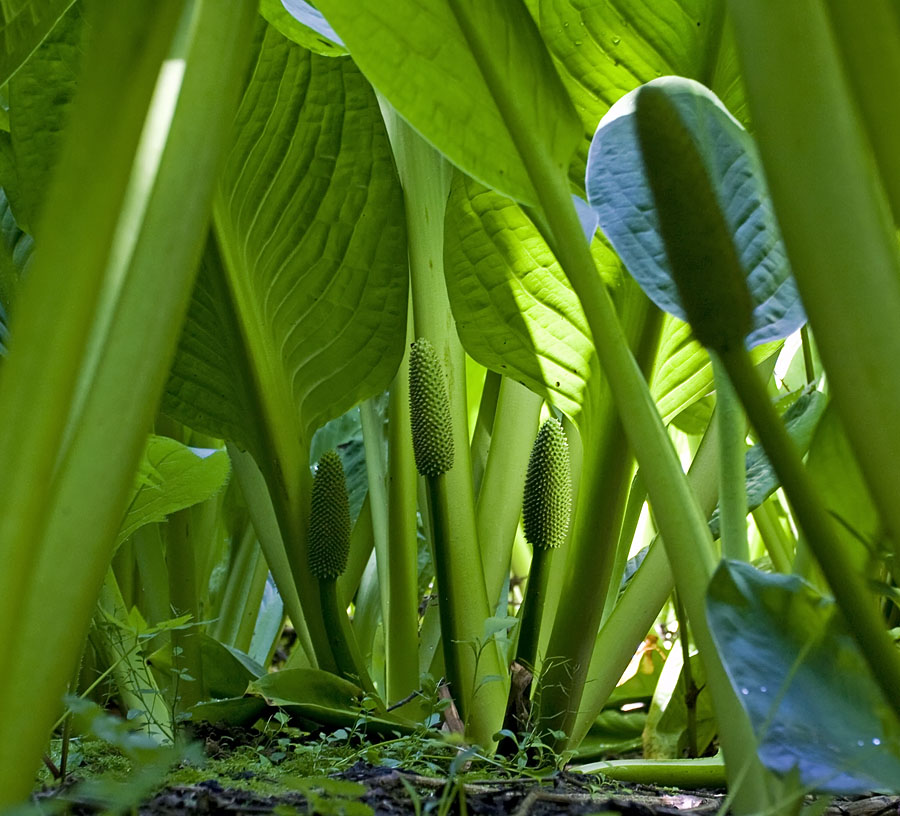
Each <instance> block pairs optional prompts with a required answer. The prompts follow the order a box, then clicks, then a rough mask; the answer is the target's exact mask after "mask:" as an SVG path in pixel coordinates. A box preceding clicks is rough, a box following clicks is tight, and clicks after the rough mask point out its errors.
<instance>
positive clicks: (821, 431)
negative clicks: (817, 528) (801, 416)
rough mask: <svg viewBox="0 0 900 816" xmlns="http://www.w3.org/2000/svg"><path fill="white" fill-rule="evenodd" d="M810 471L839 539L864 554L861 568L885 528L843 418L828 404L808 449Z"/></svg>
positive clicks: (881, 542)
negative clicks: (834, 521)
mask: <svg viewBox="0 0 900 816" xmlns="http://www.w3.org/2000/svg"><path fill="white" fill-rule="evenodd" d="M806 464H807V469H808V471H809V475H810V477H811V478H812V480H813V483H814V484H815V486H816V492H817V493H818V495H819V498H820V499H821V501H822V504H824V505H825V509H826V510H828V512H829V513H831V515H832V516H833V517H834V518H835V520H836V521H837V522H838V523H837V524H836V525H835V526H836V528H837V534H838V536H839V537H840V538H841V539H843V540H844V542H845V545H846V547H847V549H848V551H853V550H856V551H857V552H860V545H862V546H863V547H864V548H865V550H868V551H869V552H866V551H865V550H864V551H862V552H861V555H862V558H861V564H860V566H863V565H865V564H866V562H867V561H868V555H869V554H870V552H877V551H879V550H880V549H881V548H882V545H883V544H884V543H885V542H884V540H883V539H884V527H883V522H882V520H881V517H880V516H879V514H878V511H877V510H876V509H875V504H874V502H873V501H872V496H871V494H870V493H869V491H868V490H867V489H866V483H865V481H864V480H863V477H862V473H861V472H860V469H859V465H858V464H857V462H856V459H855V458H854V455H853V450H852V448H851V447H850V443H849V441H848V440H847V434H846V432H845V431H844V427H843V424H842V423H841V419H840V415H839V414H838V413H837V410H836V409H835V407H834V405H833V404H832V403H829V404H828V406H827V408H825V410H824V413H823V414H822V418H821V421H820V422H819V423H818V424H817V425H816V427H815V434H814V436H813V437H812V442H811V443H810V445H809V456H808V458H807V463H806Z"/></svg>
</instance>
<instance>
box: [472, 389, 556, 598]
mask: <svg viewBox="0 0 900 816" xmlns="http://www.w3.org/2000/svg"><path fill="white" fill-rule="evenodd" d="M502 380H503V381H502V384H501V386H500V394H499V398H498V400H497V410H496V415H495V419H494V426H493V433H492V435H491V447H490V452H489V454H488V459H487V466H486V468H485V471H484V478H483V480H482V483H481V491H480V492H479V494H478V501H477V503H476V505H475V518H476V525H477V528H478V541H479V542H480V543H481V560H482V563H483V564H484V582H485V585H486V588H487V594H488V603H489V604H490V605H491V608H493V607H495V606H496V605H497V603H498V601H501V602H502V601H503V600H505V599H503V598H500V592H501V590H502V588H503V583H504V581H505V580H506V577H507V576H508V575H509V561H510V554H511V552H512V546H513V541H514V540H515V536H516V527H517V526H518V524H519V515H520V513H521V508H522V491H523V490H524V487H525V471H526V470H527V468H528V455H529V451H530V450H531V443H532V442H533V441H534V435H535V429H536V428H537V425H538V420H539V419H540V414H541V406H542V405H543V400H542V399H541V398H540V397H539V396H538V395H537V394H535V393H534V392H532V391H530V390H528V389H527V388H526V387H525V386H524V385H522V384H521V383H518V382H516V381H515V380H512V379H510V378H509V377H503V378H502Z"/></svg>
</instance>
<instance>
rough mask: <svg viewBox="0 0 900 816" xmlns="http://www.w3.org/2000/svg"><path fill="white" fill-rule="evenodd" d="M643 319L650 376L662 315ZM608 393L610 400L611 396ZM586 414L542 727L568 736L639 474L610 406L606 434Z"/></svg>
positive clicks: (641, 356)
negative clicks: (597, 430)
mask: <svg viewBox="0 0 900 816" xmlns="http://www.w3.org/2000/svg"><path fill="white" fill-rule="evenodd" d="M636 317H639V318H640V319H636V321H635V322H636V323H638V324H639V325H640V327H641V328H640V334H639V335H638V337H637V338H636V349H637V356H638V363H639V365H640V366H641V369H642V370H644V371H646V370H649V369H650V367H651V366H652V363H653V360H654V358H655V357H656V351H657V346H658V343H659V334H660V329H661V327H662V313H661V312H660V310H659V309H656V308H651V306H650V303H649V301H644V302H643V303H642V304H641V308H640V311H638V313H637V315H636ZM604 393H605V394H606V397H607V400H608V399H609V395H608V392H604ZM589 407H590V408H593V407H595V406H593V405H591V406H589ZM598 413H600V412H598ZM586 414H587V417H586V424H587V423H590V424H587V427H586V429H585V439H586V440H587V444H586V450H590V451H595V453H594V455H593V456H589V457H588V458H587V459H586V460H585V462H584V465H583V472H582V477H581V481H582V488H581V489H582V495H581V497H580V499H579V504H578V510H577V511H576V516H575V522H574V525H573V530H572V536H571V539H570V548H571V551H570V554H569V559H568V562H567V565H566V573H565V578H564V583H563V587H562V590H561V594H560V602H559V605H558V608H557V611H556V616H555V619H554V622H553V631H552V633H551V635H550V641H549V644H548V646H547V652H546V655H547V657H552V658H553V660H552V662H550V663H548V664H547V666H548V668H547V671H546V673H545V674H544V675H543V676H542V686H543V687H544V688H543V689H542V692H541V717H542V727H544V728H545V729H550V730H555V731H562V732H564V733H566V734H569V733H571V732H572V729H573V727H574V724H575V718H576V716H577V714H578V708H579V705H580V703H581V695H582V694H583V691H584V682H585V679H586V677H587V672H588V667H589V665H590V660H591V652H592V651H593V648H594V640H595V637H596V633H597V630H598V629H599V628H600V622H601V620H602V619H603V615H604V611H605V608H606V602H607V600H608V596H609V592H610V589H611V583H612V578H613V575H614V574H615V568H616V565H617V563H619V562H621V560H622V558H621V557H620V553H619V545H620V544H621V545H622V546H623V547H624V549H625V552H624V553H621V556H626V555H627V548H628V546H629V543H630V542H625V541H622V540H621V536H620V533H621V530H622V521H623V518H624V516H625V509H626V505H627V500H628V488H629V487H630V476H631V472H632V457H631V455H630V451H629V448H628V444H627V440H626V436H625V434H624V433H623V432H622V425H621V423H620V421H619V418H618V416H617V414H616V412H615V409H614V408H613V407H612V406H611V405H608V406H604V410H603V411H602V413H600V417H602V419H603V423H602V424H600V423H598V425H599V427H600V428H602V429H603V430H602V431H601V432H600V433H597V434H596V435H595V434H594V433H592V431H594V429H595V425H594V422H596V420H597V419H598V416H597V413H588V412H587V411H586Z"/></svg>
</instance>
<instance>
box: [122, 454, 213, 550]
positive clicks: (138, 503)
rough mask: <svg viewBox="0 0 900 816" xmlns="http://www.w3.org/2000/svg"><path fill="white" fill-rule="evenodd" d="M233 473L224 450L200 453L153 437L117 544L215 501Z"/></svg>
mask: <svg viewBox="0 0 900 816" xmlns="http://www.w3.org/2000/svg"><path fill="white" fill-rule="evenodd" d="M230 472H231V463H230V462H229V460H228V454H227V453H225V451H215V452H211V451H206V452H200V451H197V450H195V449H192V448H189V447H187V446H186V445H182V444H181V443H180V442H176V441H175V440H174V439H168V438H167V437H164V436H151V437H150V438H149V439H148V440H147V447H146V448H145V450H144V457H143V459H142V460H141V464H140V467H139V469H138V474H137V480H136V485H135V492H134V495H133V497H132V499H131V503H130V504H129V506H128V512H127V513H126V514H125V518H124V520H123V521H122V527H121V528H120V529H119V535H118V537H117V539H116V541H117V543H119V544H121V543H122V542H123V541H124V540H125V539H126V538H128V536H130V535H131V534H132V533H133V532H134V531H135V530H137V529H138V528H139V527H142V526H143V525H145V524H151V523H153V522H157V521H164V520H165V518H166V516H168V515H170V514H171V513H174V512H175V511H176V510H183V509H184V508H186V507H191V506H192V505H195V504H199V503H200V502H202V501H205V500H206V499H209V498H212V497H213V496H214V495H216V493H218V492H219V491H220V490H221V489H222V488H223V487H224V486H225V483H226V482H227V481H228V475H229V473H230Z"/></svg>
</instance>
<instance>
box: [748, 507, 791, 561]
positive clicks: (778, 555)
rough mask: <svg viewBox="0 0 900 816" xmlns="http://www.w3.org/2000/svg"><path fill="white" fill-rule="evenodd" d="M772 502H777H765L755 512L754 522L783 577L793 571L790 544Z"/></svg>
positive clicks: (770, 556)
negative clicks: (776, 516)
mask: <svg viewBox="0 0 900 816" xmlns="http://www.w3.org/2000/svg"><path fill="white" fill-rule="evenodd" d="M772 501H775V500H774V499H770V500H769V501H764V502H763V503H762V504H761V505H760V506H759V507H757V508H756V509H755V510H754V511H753V520H754V521H755V522H756V529H757V530H759V535H760V537H761V538H762V540H763V544H764V545H765V548H766V552H767V553H769V558H771V559H772V565H773V566H774V567H775V569H776V570H777V571H778V572H780V573H782V574H783V575H790V573H791V572H792V571H793V567H792V563H791V562H792V560H793V559H792V558H791V556H790V544H789V543H788V541H787V536H785V534H784V529H783V528H782V526H781V524H780V523H779V522H778V519H777V518H775V512H774V510H773V508H772Z"/></svg>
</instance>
